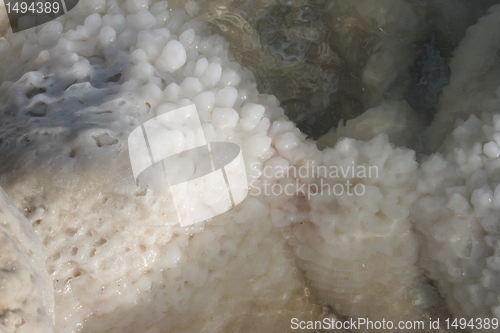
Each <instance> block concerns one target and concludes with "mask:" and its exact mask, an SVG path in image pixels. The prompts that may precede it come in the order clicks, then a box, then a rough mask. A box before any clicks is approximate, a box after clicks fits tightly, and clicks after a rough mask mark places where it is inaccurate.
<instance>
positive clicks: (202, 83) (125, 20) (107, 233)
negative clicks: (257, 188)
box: [0, 1, 321, 332]
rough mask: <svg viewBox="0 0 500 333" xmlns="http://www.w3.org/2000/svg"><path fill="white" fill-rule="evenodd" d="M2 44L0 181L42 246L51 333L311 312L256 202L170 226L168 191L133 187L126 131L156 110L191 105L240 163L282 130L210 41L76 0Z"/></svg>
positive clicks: (265, 153) (238, 327)
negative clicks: (232, 146) (239, 154)
mask: <svg viewBox="0 0 500 333" xmlns="http://www.w3.org/2000/svg"><path fill="white" fill-rule="evenodd" d="M148 6H149V9H148ZM92 11H99V12H101V13H102V15H101V14H98V13H93V14H92V13H91V12H92ZM89 12H90V13H89ZM5 41H6V42H8V48H7V51H6V54H7V59H8V60H6V61H8V62H9V66H4V67H2V68H1V71H0V75H1V77H2V82H3V84H2V86H1V88H0V90H1V93H0V95H1V96H2V97H1V99H2V102H1V104H2V107H1V112H2V115H3V116H2V131H1V138H2V139H1V140H2V143H1V148H0V151H1V157H2V166H1V169H2V171H1V174H2V175H1V184H2V186H3V187H4V188H5V189H6V191H8V193H9V195H10V196H11V197H12V199H13V200H14V202H15V204H16V205H17V206H18V207H19V208H21V209H22V210H23V211H24V212H25V213H26V215H27V216H28V218H29V219H30V220H31V222H32V224H33V227H34V229H35V230H36V232H37V235H38V237H39V238H40V239H41V241H42V243H43V245H44V246H45V248H46V251H47V254H48V259H47V269H48V271H49V273H50V274H51V276H52V278H53V281H54V296H55V313H56V319H55V330H56V331H57V332H76V331H83V332H94V331H110V332H111V331H113V332H142V331H145V330H146V329H148V330H149V331H151V332H164V331H165V330H168V331H169V332H186V331H210V332H222V331H261V332H266V331H269V332H271V331H273V332H274V331H276V330H281V331H285V330H286V329H288V328H289V325H290V318H292V317H297V318H302V319H312V318H316V316H317V315H318V314H319V311H320V310H321V307H320V306H318V305H315V304H314V302H309V301H307V300H308V299H309V296H308V295H307V293H306V286H305V280H304V278H303V276H302V275H301V273H300V271H299V270H298V268H297V267H296V265H295V258H294V256H293V253H292V252H291V250H290V249H289V247H288V246H287V243H286V240H285V239H284V238H283V236H282V232H281V231H280V230H279V229H275V228H273V223H272V221H271V219H270V217H269V213H268V212H269V204H268V203H267V202H266V201H265V200H264V198H263V196H260V197H259V196H254V197H252V198H248V199H247V200H246V201H245V202H244V203H242V204H240V205H238V207H236V208H235V209H233V210H231V211H230V212H228V213H227V214H225V215H221V216H218V217H216V218H213V219H212V220H211V221H210V222H207V223H201V224H197V225H194V226H191V227H189V228H181V227H179V225H178V221H177V219H176V213H175V210H174V206H173V204H172V200H171V199H170V196H169V195H168V189H166V188H165V189H159V190H146V189H142V188H138V187H137V186H136V185H135V183H134V179H133V176H132V170H131V166H130V161H129V156H128V149H127V136H128V134H129V133H130V132H131V131H132V130H133V129H135V128H136V127H137V126H139V125H140V124H141V123H143V122H144V121H147V120H149V119H151V118H153V117H155V116H156V115H159V114H161V113H163V112H168V111H169V110H172V109H175V108H179V107H181V106H185V105H189V104H193V103H194V104H195V105H196V106H197V109H198V111H199V115H200V119H201V122H202V124H203V130H204V132H205V136H206V139H207V141H229V142H234V143H236V144H238V145H239V146H240V147H242V148H243V149H244V159H245V161H246V162H247V164H248V165H249V164H250V163H256V165H258V164H259V163H260V164H262V163H263V161H265V160H267V159H268V158H269V157H270V156H271V155H272V154H273V153H274V151H275V149H274V148H272V147H271V142H272V140H273V137H274V136H278V135H280V134H281V133H283V132H284V131H290V128H293V127H294V126H293V124H292V123H291V122H289V121H286V120H285V118H284V117H283V111H282V110H281V109H280V108H278V106H277V105H278V102H277V100H276V99H275V98H274V97H272V96H265V95H258V93H257V90H256V88H255V83H254V81H253V80H252V79H251V75H250V74H249V73H247V72H244V71H242V70H241V67H240V66H239V65H238V64H236V63H234V62H231V61H229V59H228V53H227V42H226V41H225V40H224V39H223V38H221V37H220V36H213V35H208V33H207V29H206V27H204V26H203V25H201V23H199V22H197V21H194V20H188V19H187V15H186V14H185V13H184V12H183V11H182V10H178V11H169V10H167V3H166V2H159V3H156V4H150V3H148V2H147V1H145V2H140V3H139V2H135V1H125V2H120V3H118V2H112V1H110V2H106V3H104V2H103V1H91V2H83V1H82V2H80V4H79V5H78V6H77V7H76V8H75V9H74V10H72V11H71V12H70V13H69V14H67V15H65V16H64V17H63V18H60V19H57V20H55V21H51V22H49V23H47V24H46V25H44V26H42V27H39V28H36V29H35V30H29V31H25V32H20V33H18V34H12V33H7V34H6V35H5ZM264 105H265V106H264ZM271 131H273V133H274V134H272V135H271V134H270V132H271ZM295 132H296V134H297V138H300V139H301V140H303V139H304V136H303V135H301V134H300V133H299V132H298V130H295ZM297 140H298V139H297ZM310 145H311V146H314V145H313V144H312V143H311V144H310ZM247 171H248V173H249V174H248V177H249V179H254V178H256V177H258V175H257V172H256V171H252V172H251V169H250V168H249V167H248V168H247ZM228 313H230V315H229V316H228Z"/></svg>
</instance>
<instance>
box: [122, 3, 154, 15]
mask: <svg viewBox="0 0 500 333" xmlns="http://www.w3.org/2000/svg"><path fill="white" fill-rule="evenodd" d="M149 4H150V2H149V0H127V1H125V8H127V10H128V11H130V12H131V13H137V12H139V11H141V10H145V9H147V8H148V7H149ZM153 13H154V12H153Z"/></svg>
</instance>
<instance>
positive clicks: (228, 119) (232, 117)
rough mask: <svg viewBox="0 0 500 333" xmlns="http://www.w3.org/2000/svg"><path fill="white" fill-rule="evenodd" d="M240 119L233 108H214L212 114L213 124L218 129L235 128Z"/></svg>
mask: <svg viewBox="0 0 500 333" xmlns="http://www.w3.org/2000/svg"><path fill="white" fill-rule="evenodd" d="M239 119H240V116H239V115H238V112H236V111H235V110H234V109H232V108H214V110H213V112H212V123H213V125H214V127H215V128H216V129H226V128H234V127H235V126H236V124H238V120H239Z"/></svg>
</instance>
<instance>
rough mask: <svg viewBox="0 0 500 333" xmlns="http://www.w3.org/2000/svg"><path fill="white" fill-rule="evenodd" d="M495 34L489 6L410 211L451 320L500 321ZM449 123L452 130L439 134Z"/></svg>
mask: <svg viewBox="0 0 500 333" xmlns="http://www.w3.org/2000/svg"><path fill="white" fill-rule="evenodd" d="M499 31H500V6H494V7H492V8H490V10H489V11H488V15H487V16H485V17H483V18H481V19H480V20H479V22H478V24H477V25H475V26H473V27H471V28H469V29H468V30H467V35H466V37H465V39H464V40H463V41H462V43H461V45H460V47H459V48H458V49H457V50H456V51H455V58H454V60H453V62H452V63H451V64H450V66H451V68H452V72H454V74H453V75H452V79H451V84H450V86H449V87H447V88H446V89H445V91H444V95H443V98H442V100H441V112H440V113H439V114H437V116H436V121H435V123H434V124H433V127H431V129H430V131H429V136H430V137H431V138H432V140H431V141H430V143H434V141H433V140H436V139H435V138H439V139H440V138H442V133H443V132H445V131H448V132H451V134H450V135H448V137H447V138H446V139H445V141H444V144H443V145H442V146H441V148H440V149H439V151H440V152H441V154H436V155H432V156H431V157H429V158H426V159H425V161H424V162H423V163H422V168H421V171H420V172H421V175H420V179H421V180H422V181H421V182H420V183H419V184H418V186H417V192H418V193H419V196H421V198H420V199H419V200H418V202H417V203H416V205H415V206H414V207H413V210H414V212H413V214H412V219H413V220H414V222H415V226H416V228H417V229H418V230H419V232H421V233H422V235H423V242H422V247H421V248H422V251H423V253H422V256H421V259H420V261H421V264H422V266H423V267H425V268H426V269H427V270H428V272H429V274H430V277H431V278H432V279H434V280H435V281H437V285H438V288H439V290H440V292H441V293H442V294H443V295H444V296H445V298H446V300H447V301H448V304H449V306H450V309H451V311H452V312H453V313H454V314H455V315H456V316H457V317H467V318H499V317H500V294H499V290H500V289H499V288H500V280H499V272H500V265H499V260H500V258H499V255H500V252H499V246H500V243H499V240H500V237H499V235H500V234H499V230H498V227H499V220H498V219H499V216H500V215H499V214H500V187H499V184H500V177H499V175H500V174H499V167H500V159H499V157H500V149H499V148H498V147H499V144H500V141H499V139H500V114H499V110H500V75H499V74H500V73H499V70H500V68H499V66H498V50H499V49H500V35H499V34H500V32H499ZM456 119H459V120H458V121H457V124H456V127H455V128H454V129H451V128H450V127H449V126H444V125H445V122H447V121H452V122H454V121H455V120H456ZM464 120H465V121H464ZM438 128H439V129H438ZM432 131H433V132H432ZM439 139H437V140H439ZM476 331H481V330H476ZM483 331H484V332H486V330H483Z"/></svg>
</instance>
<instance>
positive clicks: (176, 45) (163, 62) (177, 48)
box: [155, 40, 186, 73]
mask: <svg viewBox="0 0 500 333" xmlns="http://www.w3.org/2000/svg"><path fill="white" fill-rule="evenodd" d="M185 63H186V50H185V49H184V46H183V45H182V44H181V43H180V42H179V41H176V40H171V41H169V42H168V43H167V45H166V46H165V48H164V49H163V51H162V53H161V55H160V56H159V57H158V59H156V61H155V66H156V67H158V69H159V70H162V71H165V72H170V73H172V72H175V71H176V70H178V69H179V68H181V67H182V66H183V65H184V64H185Z"/></svg>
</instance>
